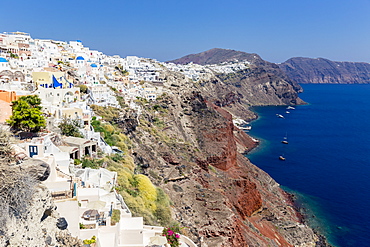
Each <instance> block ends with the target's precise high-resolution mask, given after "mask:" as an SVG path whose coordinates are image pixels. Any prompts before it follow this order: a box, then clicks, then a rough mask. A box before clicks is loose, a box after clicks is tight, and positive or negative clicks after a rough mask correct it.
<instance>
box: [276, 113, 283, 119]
mask: <svg viewBox="0 0 370 247" xmlns="http://www.w3.org/2000/svg"><path fill="white" fill-rule="evenodd" d="M276 116H277V117H279V118H284V116H283V115H281V114H276Z"/></svg>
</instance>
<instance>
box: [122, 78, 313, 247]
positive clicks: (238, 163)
mask: <svg viewBox="0 0 370 247" xmlns="http://www.w3.org/2000/svg"><path fill="white" fill-rule="evenodd" d="M166 76H167V80H168V82H170V83H168V84H167V85H165V86H166V87H168V88H169V90H168V92H167V94H166V95H164V96H162V97H161V98H159V99H158V100H157V102H149V103H146V104H142V107H143V112H142V115H141V116H140V117H139V122H140V123H139V124H138V126H136V128H135V129H136V130H134V131H131V132H129V133H128V134H129V135H130V137H131V140H132V141H133V142H134V143H135V146H136V148H135V150H134V153H135V157H136V158H137V160H136V161H137V162H139V163H140V162H142V163H143V164H144V163H145V164H150V165H149V166H147V165H146V166H142V168H141V172H142V173H144V174H146V175H148V176H149V177H150V178H151V180H152V181H153V182H154V183H156V185H158V186H160V187H162V188H163V189H164V190H165V191H166V192H167V194H168V195H169V196H170V197H171V200H172V202H173V212H174V215H175V218H176V220H177V221H179V222H180V224H181V225H182V226H185V227H186V228H185V229H184V230H185V231H187V235H189V236H190V237H191V238H192V240H193V241H194V242H196V243H197V244H198V245H199V246H203V247H205V246H220V247H221V246H224V247H229V246H240V247H241V246H269V245H270V246H278V245H280V246H300V245H301V246H315V241H316V240H317V237H316V235H315V234H314V233H313V232H312V230H311V229H310V228H308V227H307V226H305V225H304V224H302V223H301V222H300V219H299V217H298V216H297V213H296V211H295V210H294V209H293V205H292V203H291V202H290V200H289V198H288V197H287V196H286V194H285V193H284V192H283V191H282V190H281V189H280V188H279V185H278V184H277V183H276V182H275V181H274V180H273V179H272V178H271V177H269V176H268V175H267V174H266V173H264V172H263V171H261V170H260V169H258V168H257V167H256V166H254V165H253V164H251V163H250V162H249V160H248V159H247V158H245V157H244V156H243V155H242V154H240V153H239V152H237V150H250V149H252V148H253V147H255V146H256V143H255V142H254V141H253V140H252V139H251V138H250V137H249V136H247V135H246V134H245V133H244V132H242V131H240V130H238V129H236V128H235V127H234V125H233V123H232V116H231V115H230V113H229V108H226V107H219V106H217V105H216V104H214V103H213V100H214V98H216V97H214V96H213V97H211V96H212V94H211V92H213V91H208V89H209V87H210V86H211V85H213V84H214V83H213V82H212V81H210V82H209V85H208V86H206V85H203V86H202V85H197V84H194V83H193V82H189V81H188V80H186V79H185V78H183V77H182V76H181V75H179V74H167V75H166ZM215 79H216V80H217V83H221V82H220V81H218V79H217V78H215ZM217 83H216V84H217ZM207 84H208V83H207ZM214 90H215V91H217V90H218V89H217V90H216V89H214ZM219 92H220V93H221V91H219ZM231 105H233V106H234V105H239V106H240V107H242V104H240V103H238V104H236V103H235V104H234V103H233V104H231ZM243 107H245V106H243ZM245 108H246V107H245ZM154 109H155V110H154ZM131 129H132V128H131Z"/></svg>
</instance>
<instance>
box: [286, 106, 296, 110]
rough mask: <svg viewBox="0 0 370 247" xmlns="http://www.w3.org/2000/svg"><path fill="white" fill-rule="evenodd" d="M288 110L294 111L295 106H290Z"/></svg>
mask: <svg viewBox="0 0 370 247" xmlns="http://www.w3.org/2000/svg"><path fill="white" fill-rule="evenodd" d="M286 109H287V110H294V109H295V108H294V107H293V106H288V107H287V108H286Z"/></svg>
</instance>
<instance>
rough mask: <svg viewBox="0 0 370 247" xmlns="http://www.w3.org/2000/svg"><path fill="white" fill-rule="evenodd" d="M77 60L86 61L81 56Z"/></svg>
mask: <svg viewBox="0 0 370 247" xmlns="http://www.w3.org/2000/svg"><path fill="white" fill-rule="evenodd" d="M76 60H85V58H83V57H81V56H78V57H77V58H76Z"/></svg>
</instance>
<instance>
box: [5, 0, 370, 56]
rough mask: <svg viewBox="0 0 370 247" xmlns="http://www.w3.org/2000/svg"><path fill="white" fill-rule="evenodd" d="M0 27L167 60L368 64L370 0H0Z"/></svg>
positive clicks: (35, 36) (34, 35)
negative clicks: (248, 56)
mask: <svg viewBox="0 0 370 247" xmlns="http://www.w3.org/2000/svg"><path fill="white" fill-rule="evenodd" d="M1 9H2V11H1V12H2V13H1V15H2V17H1V19H0V32H11V31H24V32H29V33H31V36H32V37H33V38H42V39H47V38H50V39H55V40H64V41H69V40H77V39H79V40H82V42H83V44H84V45H85V46H88V47H90V48H91V49H95V50H99V51H102V52H104V53H106V54H109V55H115V54H118V55H121V56H126V55H137V56H142V57H150V58H156V59H158V60H160V61H167V60H171V59H175V58H179V57H182V56H184V55H187V54H192V53H198V52H202V51H206V50H209V49H212V48H227V49H234V50H240V51H245V52H249V53H257V54H259V55H260V56H261V57H262V58H263V59H265V60H267V61H270V62H276V63H279V62H283V61H285V60H287V59H289V58H291V57H298V56H303V57H313V58H315V57H324V58H328V59H331V60H335V61H356V62H370V14H369V13H370V0H354V1H349V0H336V1H334V0H310V1H306V0H279V1H278V0H260V1H259V0H254V1H249V0H228V1H226V0H225V1H220V0H198V1H195V0H187V1H179V0H172V1H171V0H132V1H126V0H121V1H118V0H114V1H113V0H105V1H96V0H91V1H86V0H64V1H46V0H38V1H30V0H17V1H14V0H1Z"/></svg>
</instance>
